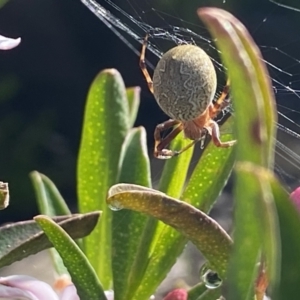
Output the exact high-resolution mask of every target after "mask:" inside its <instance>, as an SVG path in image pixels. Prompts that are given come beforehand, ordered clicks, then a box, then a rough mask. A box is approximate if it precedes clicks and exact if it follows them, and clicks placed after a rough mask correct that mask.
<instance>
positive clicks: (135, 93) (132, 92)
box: [126, 86, 141, 127]
mask: <svg viewBox="0 0 300 300" xmlns="http://www.w3.org/2000/svg"><path fill="white" fill-rule="evenodd" d="M126 93H127V100H128V107H129V127H132V126H133V125H134V123H135V120H136V117H137V114H138V110H139V106H140V94H141V88H140V87H138V86H136V87H131V88H127V89H126Z"/></svg>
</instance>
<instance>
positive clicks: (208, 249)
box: [107, 184, 232, 299]
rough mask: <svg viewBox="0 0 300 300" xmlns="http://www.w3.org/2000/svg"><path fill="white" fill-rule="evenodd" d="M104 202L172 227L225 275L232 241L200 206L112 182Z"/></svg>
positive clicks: (140, 188) (138, 187) (133, 186)
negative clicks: (144, 214)
mask: <svg viewBox="0 0 300 300" xmlns="http://www.w3.org/2000/svg"><path fill="white" fill-rule="evenodd" d="M120 191H121V192H120ZM107 202H108V204H109V205H110V206H111V207H114V208H115V209H121V208H125V209H130V210H135V211H139V212H142V213H146V214H148V215H151V216H153V217H154V218H157V219H160V220H161V221H163V222H164V223H166V224H168V225H169V226H172V227H174V228H175V229H176V230H178V231H179V232H181V233H182V234H184V235H185V236H186V237H187V238H188V239H189V240H191V241H192V242H193V243H194V244H195V246H196V247H197V248H198V249H199V250H200V251H201V252H202V254H203V255H204V256H205V257H206V259H207V260H208V261H209V263H210V266H211V267H212V268H213V269H214V270H216V271H217V272H218V274H219V275H220V276H221V277H222V276H224V275H225V271H226V267H227V263H228V259H229V251H230V249H231V246H232V241H231V239H230V237H229V236H228V234H227V233H226V232H225V231H224V230H223V229H222V228H221V227H220V226H219V224H218V223H217V222H216V221H214V220H213V219H212V218H210V217H209V216H207V215H206V214H204V213H203V212H201V211H200V210H198V209H196V208H195V207H193V206H191V205H190V204H188V203H185V202H182V201H179V200H176V199H174V198H171V197H169V196H167V195H166V194H164V193H162V192H159V191H156V190H152V189H149V188H143V187H141V186H135V185H129V184H117V185H115V186H113V187H112V188H111V189H110V191H109V197H108V199H107ZM156 275H157V274H153V276H156ZM136 297H137V296H136ZM140 299H143V298H140Z"/></svg>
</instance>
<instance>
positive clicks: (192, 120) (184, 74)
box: [140, 36, 236, 159]
mask: <svg viewBox="0 0 300 300" xmlns="http://www.w3.org/2000/svg"><path fill="white" fill-rule="evenodd" d="M147 40H148V36H146V37H145V40H144V43H143V47H142V51H141V56H140V67H141V69H142V72H143V74H144V76H145V78H146V81H147V83H148V87H149V89H150V91H151V92H152V93H153V95H154V98H155V100H156V101H157V103H158V105H159V106H160V108H161V109H162V110H163V111H164V112H165V113H166V114H167V115H168V116H169V117H171V118H172V119H170V120H168V121H166V122H164V123H162V124H159V125H157V127H156V129H155V132H154V139H155V147H154V156H155V157H157V158H163V159H166V158H170V157H172V156H175V155H178V154H180V153H182V152H183V151H185V150H187V149H188V148H190V147H191V146H192V145H194V144H195V143H196V142H198V141H200V140H201V139H202V138H203V137H204V136H205V133H206V132H208V133H209V134H210V135H211V137H212V141H213V142H214V144H215V145H216V146H217V147H230V146H232V145H233V144H234V143H235V142H236V141H229V142H221V141H220V137H219V136H220V134H219V126H218V124H217V123H216V122H215V121H214V120H213V119H214V118H215V117H216V116H217V114H218V113H219V112H220V111H221V110H222V109H223V108H224V107H225V106H226V105H228V103H227V102H226V101H224V100H225V99H226V97H227V95H228V90H229V85H228V84H227V85H226V86H225V87H224V90H223V92H222V94H221V96H220V97H219V99H217V101H216V102H215V103H213V98H214V96H215V93H216V87H217V76H216V71H215V68H214V65H213V63H212V61H211V59H210V57H209V56H208V55H207V54H206V53H205V51H204V50H202V49H201V48H200V47H198V46H195V45H179V46H176V47H174V48H172V49H170V50H169V51H167V52H166V53H165V54H164V55H163V56H162V57H161V59H160V60H159V62H158V64H157V66H156V68H155V70H154V74H153V81H152V79H151V77H150V75H149V73H148V71H147V68H146V64H145V51H146V47H147ZM173 126H175V128H174V129H173V131H171V132H170V133H169V134H168V135H167V136H166V137H165V138H164V139H162V138H161V132H162V131H164V130H167V129H168V128H171V127H173ZM182 130H183V132H184V135H185V137H186V138H188V139H190V140H192V142H191V143H190V144H189V145H188V146H186V147H185V148H183V149H181V150H179V151H172V150H169V149H165V147H167V145H168V144H169V143H170V142H171V141H172V140H173V139H174V138H175V137H176V136H177V135H178V134H179V133H180V132H181V131H182Z"/></svg>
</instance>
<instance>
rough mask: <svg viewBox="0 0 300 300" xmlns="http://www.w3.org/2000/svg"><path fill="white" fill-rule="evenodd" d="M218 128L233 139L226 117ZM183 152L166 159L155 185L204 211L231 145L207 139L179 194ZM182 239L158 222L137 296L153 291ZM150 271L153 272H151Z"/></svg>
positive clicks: (226, 168)
mask: <svg viewBox="0 0 300 300" xmlns="http://www.w3.org/2000/svg"><path fill="white" fill-rule="evenodd" d="M221 132H224V133H225V134H223V135H222V140H232V139H233V137H232V130H231V122H230V121H229V120H228V121H227V122H226V124H224V125H222V126H221ZM189 142H190V141H188V140H187V139H183V138H182V136H180V137H178V139H177V140H176V143H174V146H173V147H172V148H173V149H181V148H182V147H184V146H185V145H186V144H187V143H189ZM187 152H188V153H186V152H185V153H183V154H181V155H179V156H178V157H175V158H172V159H169V160H168V161H167V162H166V164H165V167H164V170H163V174H162V178H161V181H160V185H159V189H160V190H161V191H163V192H165V193H166V194H168V195H169V196H172V197H180V198H181V199H182V200H183V201H186V202H189V203H191V204H192V205H196V206H197V205H199V206H200V207H201V210H203V211H205V209H208V208H210V207H211V205H212V203H214V201H215V200H216V198H217V196H218V195H219V194H220V192H221V190H222V189H223V187H224V185H225V184H226V182H227V180H228V177H229V175H230V173H231V169H232V166H233V163H234V155H233V148H228V149H220V148H217V147H215V146H214V145H213V144H212V143H209V145H208V146H207V148H206V149H205V150H204V152H203V153H202V155H201V158H200V160H199V161H198V163H197V165H196V167H195V169H194V171H193V174H192V176H191V179H190V180H189V182H188V184H187V187H186V189H185V190H184V192H183V194H182V190H183V186H184V184H185V181H186V176H187V171H188V167H189V164H190V160H191V157H192V149H191V150H189V151H187ZM181 194H182V195H181ZM152 222H153V221H152ZM154 226H156V225H155V224H154V225H153V227H154ZM149 227H150V226H149ZM154 228H155V227H154ZM152 231H153V229H152ZM150 237H151V234H149V239H150ZM186 243H187V239H186V238H185V237H184V236H182V234H180V233H179V232H178V231H177V230H175V229H174V228H172V227H170V226H167V225H166V224H164V223H162V222H158V225H157V227H156V228H155V235H154V237H153V238H152V242H151V248H150V249H149V251H148V252H149V254H148V256H149V261H148V265H147V269H146V270H145V274H144V277H143V280H142V281H141V284H140V288H139V290H138V292H137V296H136V297H137V299H138V298H140V299H142V297H144V298H145V297H146V296H145V295H148V296H150V295H151V294H152V293H153V292H154V291H155V289H156V288H157V286H158V285H159V284H160V282H161V281H162V280H163V279H164V277H165V276H166V274H167V273H168V272H169V270H170V268H171V267H172V266H173V265H174V263H175V262H176V259H177V257H178V256H179V255H180V253H181V252H182V250H183V248H184V245H185V244H186ZM153 274H157V275H156V276H153ZM146 293H147V294H146Z"/></svg>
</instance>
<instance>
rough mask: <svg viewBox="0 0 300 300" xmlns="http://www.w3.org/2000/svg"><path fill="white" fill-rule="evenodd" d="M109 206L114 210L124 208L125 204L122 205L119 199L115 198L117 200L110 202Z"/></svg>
mask: <svg viewBox="0 0 300 300" xmlns="http://www.w3.org/2000/svg"><path fill="white" fill-rule="evenodd" d="M108 207H109V208H110V209H111V210H113V211H118V210H121V209H123V205H122V204H121V203H120V202H119V201H117V200H115V201H113V202H111V203H109V204H108Z"/></svg>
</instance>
